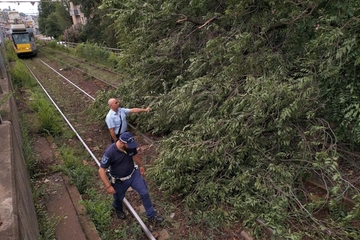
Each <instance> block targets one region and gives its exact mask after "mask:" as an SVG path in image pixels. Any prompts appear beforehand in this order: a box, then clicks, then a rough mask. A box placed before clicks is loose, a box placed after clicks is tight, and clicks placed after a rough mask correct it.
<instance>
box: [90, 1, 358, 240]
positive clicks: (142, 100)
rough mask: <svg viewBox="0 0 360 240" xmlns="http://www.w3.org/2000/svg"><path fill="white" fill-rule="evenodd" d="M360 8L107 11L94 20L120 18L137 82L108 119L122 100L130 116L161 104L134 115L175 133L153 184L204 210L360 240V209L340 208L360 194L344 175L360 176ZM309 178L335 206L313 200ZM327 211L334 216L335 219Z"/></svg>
mask: <svg viewBox="0 0 360 240" xmlns="http://www.w3.org/2000/svg"><path fill="white" fill-rule="evenodd" d="M95 2H96V1H91V3H95ZM96 4H98V3H97V2H96ZM96 4H95V6H97V5H96ZM359 8H360V3H359V2H358V1H355V0H348V1H338V0H326V1H325V0H303V1H276V0H263V1H253V0H240V1H239V0H238V1H232V0H228V1H225V0H220V1H211V0H210V1H204V0H192V1H174V0H164V1H154V0H150V1H142V0H134V1H120V0H104V1H102V5H100V8H99V9H98V8H93V9H94V11H104V12H106V11H107V12H108V15H107V17H108V18H110V19H112V21H113V24H112V25H111V27H110V26H109V28H111V32H114V33H116V34H115V35H114V37H115V38H116V42H117V45H118V47H119V48H121V49H123V52H122V54H121V55H120V56H119V57H118V58H117V61H116V63H117V70H119V71H121V72H122V74H123V75H122V76H123V79H122V81H125V82H126V83H125V84H123V85H122V86H121V87H120V88H119V89H118V90H117V92H115V93H113V92H111V93H107V94H106V93H104V95H102V96H101V97H100V98H99V99H98V101H97V102H96V103H95V105H94V106H95V107H99V108H100V107H103V109H102V110H99V112H101V113H104V111H106V107H104V106H106V101H105V99H106V98H107V97H108V96H110V94H111V95H113V96H114V95H115V96H119V95H120V96H122V102H123V105H124V106H125V107H135V106H136V107H137V106H144V105H145V106H146V105H150V106H151V107H152V114H151V115H147V116H146V117H144V115H141V116H134V117H132V120H133V121H135V122H136V123H137V124H138V126H139V127H140V128H142V130H147V131H152V132H153V133H155V134H161V135H166V136H167V138H166V139H165V140H164V141H162V143H161V145H160V156H159V159H158V160H157V162H156V167H154V168H153V169H152V171H151V173H152V177H153V179H154V180H155V181H157V182H158V183H159V185H160V187H161V189H162V190H163V192H164V193H168V194H169V195H171V196H178V197H181V198H182V199H183V201H184V202H185V203H186V204H187V205H188V206H190V207H192V208H193V209H194V211H195V212H203V213H204V215H206V216H208V217H209V216H213V217H216V218H217V219H218V220H225V222H232V221H237V220H240V219H241V220H242V221H243V223H244V224H246V225H247V226H250V227H252V228H253V229H254V234H260V233H259V232H260V231H258V230H259V229H258V226H257V225H256V223H255V222H256V221H255V220H256V219H262V221H263V222H264V223H265V224H266V225H267V226H268V227H271V228H272V229H273V230H274V234H275V236H282V237H285V238H288V239H301V238H304V237H305V236H307V237H309V238H311V239H328V238H329V234H330V235H331V237H332V238H333V239H355V238H356V236H358V235H359V232H358V231H359V230H358V229H357V228H356V226H354V225H352V223H353V222H354V221H356V220H359V217H360V216H359V210H358V209H359V208H358V206H359V201H358V199H355V200H356V202H357V205H356V206H355V207H354V208H353V209H343V208H342V207H341V204H340V203H341V197H342V196H343V195H345V194H347V193H349V192H350V193H352V194H354V193H355V194H357V195H358V194H359V190H358V189H357V188H356V187H355V186H353V185H352V184H351V183H350V182H348V181H345V180H344V179H343V177H342V175H341V174H340V172H341V170H340V169H341V168H340V167H341V166H344V164H349V163H351V164H352V165H353V166H358V163H357V161H358V156H359V155H358V154H357V153H356V148H357V147H358V146H359V143H360V120H359V114H360V109H359V106H360V104H359V93H360V85H359V82H358V79H359V76H358V75H359V73H358V72H359V63H360V48H359V41H358V38H359V34H358V33H359V30H360V21H359V17H360V9H359ZM95 9H98V10H95ZM97 30H98V31H99V32H101V31H103V30H101V29H97ZM104 31H105V29H104ZM106 31H109V29H106ZM103 116H104V114H103ZM102 120H103V119H102ZM345 146H346V147H345ZM308 178H314V179H316V180H320V181H322V182H323V183H325V184H326V186H328V187H329V189H328V191H329V192H328V194H330V193H331V195H332V196H333V197H332V198H324V199H313V198H311V196H306V195H304V193H303V180H304V179H308ZM319 209H326V210H327V212H328V213H329V214H328V215H326V216H324V219H321V221H320V220H318V219H316V218H315V217H314V216H315V213H316V212H318V211H319ZM305 226H306V227H305Z"/></svg>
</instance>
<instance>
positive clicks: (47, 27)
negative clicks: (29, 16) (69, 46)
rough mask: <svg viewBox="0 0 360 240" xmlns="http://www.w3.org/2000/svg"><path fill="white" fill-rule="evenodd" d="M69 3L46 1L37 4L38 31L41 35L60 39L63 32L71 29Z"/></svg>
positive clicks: (62, 0)
mask: <svg viewBox="0 0 360 240" xmlns="http://www.w3.org/2000/svg"><path fill="white" fill-rule="evenodd" d="M69 3H70V2H69V1H68V0H61V1H46V0H41V1H40V4H39V31H40V33H42V34H43V35H46V36H50V37H54V38H60V37H61V36H62V35H63V34H64V30H65V29H67V28H69V27H71V25H72V18H71V16H70V15H69Z"/></svg>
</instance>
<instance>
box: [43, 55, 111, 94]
mask: <svg viewBox="0 0 360 240" xmlns="http://www.w3.org/2000/svg"><path fill="white" fill-rule="evenodd" d="M42 52H44V51H42ZM44 53H45V52H44ZM67 57H69V56H67ZM51 58H52V59H55V60H56V61H60V62H62V63H63V64H66V65H67V66H70V67H72V68H75V69H76V70H78V71H80V72H82V73H84V74H87V75H89V76H91V77H93V78H95V79H96V80H99V81H100V82H103V83H105V84H107V85H110V86H111V87H114V88H117V87H118V86H116V85H114V84H112V83H109V82H107V81H105V80H102V79H100V78H98V77H96V76H93V75H91V74H89V73H88V72H86V71H84V70H82V69H80V68H78V67H75V66H73V65H71V64H69V63H67V62H64V61H62V60H61V59H59V58H57V57H54V56H51ZM70 58H71V57H70ZM73 60H76V59H74V58H73ZM87 64H90V63H87ZM90 66H92V65H90ZM94 67H97V66H95V65H94ZM97 68H99V67H97ZM102 70H103V71H109V70H107V69H102ZM111 73H114V74H117V73H115V72H111Z"/></svg>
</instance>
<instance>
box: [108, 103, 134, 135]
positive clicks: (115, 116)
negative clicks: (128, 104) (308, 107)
mask: <svg viewBox="0 0 360 240" xmlns="http://www.w3.org/2000/svg"><path fill="white" fill-rule="evenodd" d="M129 113H130V109H129V108H119V109H118V111H117V112H115V111H113V110H112V109H110V111H109V112H108V114H107V115H106V118H105V122H106V125H107V126H108V128H109V129H110V128H114V132H115V134H118V133H123V132H126V129H127V122H126V116H127V115H128V114H129ZM120 116H121V120H120ZM121 121H122V124H121ZM120 125H121V129H120V132H119V128H120Z"/></svg>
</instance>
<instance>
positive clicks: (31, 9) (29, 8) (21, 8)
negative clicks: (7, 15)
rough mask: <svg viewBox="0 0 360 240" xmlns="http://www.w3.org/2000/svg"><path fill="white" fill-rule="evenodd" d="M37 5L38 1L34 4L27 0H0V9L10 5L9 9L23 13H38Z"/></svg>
mask: <svg viewBox="0 0 360 240" xmlns="http://www.w3.org/2000/svg"><path fill="white" fill-rule="evenodd" d="M19 1H21V0H19ZM38 5H39V2H35V4H34V6H33V5H32V4H31V3H30V1H29V2H20V3H19V4H18V2H16V1H13V2H12V1H1V0H0V9H1V10H4V9H8V8H9V7H10V9H11V10H13V9H15V11H18V12H23V13H25V14H32V15H33V14H36V15H37V14H38V13H39V12H38Z"/></svg>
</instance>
